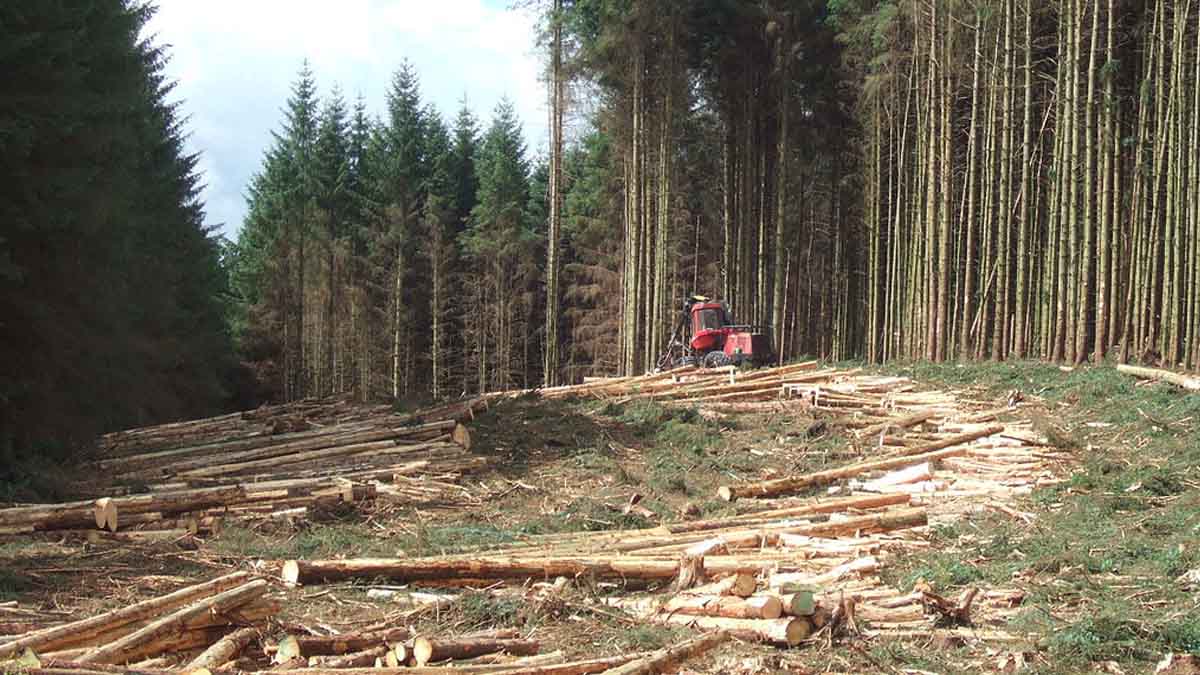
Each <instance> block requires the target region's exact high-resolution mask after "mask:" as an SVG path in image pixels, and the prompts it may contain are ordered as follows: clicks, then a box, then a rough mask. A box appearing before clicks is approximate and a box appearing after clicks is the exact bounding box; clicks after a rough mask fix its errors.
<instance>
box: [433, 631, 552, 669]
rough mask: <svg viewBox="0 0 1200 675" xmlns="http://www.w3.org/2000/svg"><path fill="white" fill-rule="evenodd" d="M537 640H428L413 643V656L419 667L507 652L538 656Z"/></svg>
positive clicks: (486, 638) (480, 638) (484, 638)
mask: <svg viewBox="0 0 1200 675" xmlns="http://www.w3.org/2000/svg"><path fill="white" fill-rule="evenodd" d="M538 649H539V645H538V642H537V640H521V639H502V638H488V637H477V638H427V637H419V638H417V639H416V640H414V641H413V646H412V656H413V658H414V659H415V660H416V663H417V665H418V666H424V665H426V664H429V663H436V662H438V661H453V660H459V659H470V658H474V657H476V656H481V655H483V654H495V653H497V652H505V653H508V654H514V655H516V656H530V655H532V654H537V653H538Z"/></svg>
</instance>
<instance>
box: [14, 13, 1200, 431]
mask: <svg viewBox="0 0 1200 675" xmlns="http://www.w3.org/2000/svg"><path fill="white" fill-rule="evenodd" d="M524 4H525V7H524V9H525V10H526V11H532V12H535V13H536V14H537V16H538V21H539V39H538V43H537V44H536V45H530V48H531V49H536V50H537V53H538V54H539V55H540V58H541V60H542V63H543V65H544V82H543V84H544V85H545V96H546V101H545V104H546V105H545V108H546V110H547V113H548V120H549V138H548V139H547V140H548V143H546V147H530V146H529V144H528V142H527V140H526V139H527V136H526V135H525V133H524V129H523V125H522V123H521V120H519V119H518V117H517V115H516V113H515V110H514V108H513V106H512V105H511V103H510V102H506V103H502V104H501V105H499V106H498V107H496V109H495V110H493V111H490V113H487V114H480V113H477V112H473V111H472V109H471V107H470V106H469V105H467V102H468V101H469V95H470V92H466V94H467V95H466V97H464V100H463V105H462V107H461V109H459V110H439V109H437V108H436V107H435V106H434V105H432V104H431V103H430V102H429V101H427V100H426V99H425V98H424V97H423V93H422V80H421V77H422V75H421V73H419V72H417V70H416V69H415V68H414V67H413V66H412V65H411V64H410V63H408V62H401V63H397V64H396V65H395V70H394V73H393V75H392V76H391V78H390V80H389V81H386V82H383V81H381V82H378V83H377V86H378V87H379V88H380V89H381V90H383V91H385V92H386V105H385V106H384V108H383V109H380V110H369V109H368V108H367V106H366V104H365V103H364V102H363V100H362V98H361V96H359V97H349V96H347V95H346V94H344V93H343V92H342V90H341V88H340V83H338V82H336V81H325V80H323V79H322V77H321V74H320V73H319V72H315V71H314V70H313V69H312V68H311V67H310V66H308V65H307V64H304V65H301V64H297V72H296V73H295V76H294V80H293V82H292V85H291V95H290V96H289V98H288V99H287V100H286V101H279V102H278V103H279V105H280V107H281V114H280V117H279V119H278V120H277V125H276V127H275V131H274V134H273V139H274V140H273V142H272V144H271V146H270V147H268V148H264V149H263V156H262V163H261V166H260V168H259V170H258V171H257V172H256V173H255V175H254V177H253V179H252V181H251V183H250V184H249V185H247V186H245V190H244V194H245V196H246V199H247V204H248V207H247V215H246V218H245V222H243V223H241V224H240V227H239V228H237V229H236V235H234V236H231V237H228V238H223V237H220V236H218V234H217V233H215V232H213V231H210V230H206V229H205V227H204V226H203V224H202V213H203V208H204V205H203V204H202V203H201V202H200V201H199V197H198V195H199V186H200V185H201V184H202V183H203V180H204V178H203V176H202V175H199V174H198V173H197V170H196V166H195V161H196V158H195V157H194V156H189V155H188V154H187V153H186V152H185V151H184V149H183V146H182V139H183V138H184V137H185V135H186V133H187V131H186V122H185V120H183V119H182V118H181V117H180V116H179V114H178V112H177V111H176V109H175V108H173V107H172V106H171V105H169V104H167V103H165V101H166V96H167V94H168V93H169V91H170V90H171V88H172V86H173V85H172V83H171V82H170V81H166V80H165V78H164V76H163V71H162V64H163V62H164V59H165V58H167V54H166V52H165V51H164V50H165V48H164V47H161V46H155V45H154V43H153V42H151V41H148V40H144V39H142V38H140V37H139V29H140V27H141V26H142V24H143V23H144V21H145V20H146V19H147V17H148V16H149V15H150V13H151V12H152V11H153V9H152V8H149V7H147V6H143V5H140V4H135V3H130V2H91V3H80V5H81V7H86V9H78V8H71V6H70V3H67V4H65V5H60V4H58V3H50V4H42V3H37V4H23V3H17V4H16V5H13V4H10V5H7V6H6V7H5V8H4V9H3V10H0V12H3V15H4V21H3V22H2V24H0V26H2V27H0V30H2V31H3V32H4V36H3V42H4V44H5V45H8V49H6V50H5V52H4V54H3V56H2V58H3V59H4V63H5V68H6V71H7V72H11V73H13V74H14V76H13V77H6V78H4V83H3V84H2V85H0V87H2V88H3V93H2V94H0V105H2V106H3V108H2V109H0V120H2V126H0V131H2V132H3V135H2V136H0V140H2V142H3V144H4V149H5V150H4V153H3V159H2V160H0V161H3V162H4V163H5V164H4V173H5V175H6V176H8V177H9V180H7V181H5V185H6V186H5V187H4V188H2V189H3V194H4V197H3V199H2V200H0V208H3V209H4V210H5V218H4V223H5V226H4V227H5V231H4V233H3V238H2V240H0V298H2V299H3V300H2V302H3V305H4V307H5V310H6V311H5V312H4V316H5V317H7V318H6V327H5V330H4V331H3V335H2V337H0V340H3V344H4V347H3V350H2V354H3V365H2V367H0V384H2V390H0V391H2V396H0V419H3V420H4V427H5V435H4V439H3V445H4V447H6V448H9V449H10V451H15V449H17V448H30V447H34V446H35V445H37V444H38V443H40V442H41V441H42V440H43V439H50V440H55V439H60V438H61V437H62V436H63V429H66V428H70V429H79V430H81V431H83V432H87V431H96V430H101V429H109V428H116V427H121V426H128V425H129V424H131V423H149V422H151V421H159V420H165V419H171V418H176V417H179V416H180V415H183V414H185V413H188V414H197V413H203V412H207V411H214V410H218V409H221V408H229V407H230V406H236V404H242V405H241V407H246V405H250V404H256V403H259V402H262V401H291V400H297V399H302V398H305V397H311V396H325V395H330V394H349V395H352V396H354V397H356V398H358V399H360V400H364V401H365V400H384V399H389V400H413V401H425V400H442V399H449V398H456V397H460V396H463V395H464V394H472V393H479V392H486V391H495V390H500V389H509V388H515V387H534V386H538V385H557V384H564V383H572V382H579V381H581V380H582V378H583V377H585V376H597V375H613V374H633V373H641V372H644V371H646V370H648V369H650V368H652V367H653V366H654V365H655V361H656V359H657V356H658V355H659V353H660V352H661V351H662V349H663V347H664V345H665V343H666V341H667V340H668V338H669V336H670V332H671V329H672V327H673V325H674V322H675V321H676V318H677V316H678V313H679V303H680V300H681V298H683V297H685V296H687V295H688V294H690V293H693V292H699V293H706V294H708V295H711V296H714V297H718V298H720V299H722V300H725V301H726V302H728V303H729V305H730V307H731V308H732V311H733V313H734V314H735V315H736V317H737V318H738V320H739V321H743V322H746V323H753V324H759V325H765V326H768V327H769V331H770V334H771V336H772V338H773V342H774V344H775V345H776V352H777V355H778V359H779V360H780V361H781V362H786V361H790V360H794V359H796V358H800V357H802V356H811V357H818V358H824V359H831V360H842V359H862V360H865V361H868V362H888V361H895V360H912V359H920V360H929V361H943V360H1009V359H1042V360H1048V361H1054V362H1059V363H1063V364H1081V363H1084V362H1101V361H1103V360H1106V359H1107V360H1114V361H1121V362H1126V361H1130V362H1139V363H1153V364H1156V365H1167V366H1182V367H1187V368H1194V367H1196V366H1197V365H1198V362H1200V297H1198V295H1200V161H1198V158H1197V157H1198V156H1197V153H1196V148H1197V147H1198V145H1200V86H1198V82H1200V29H1198V26H1200V6H1197V4H1196V3H1195V2H1194V1H1187V0H1055V2H1048V3H1043V2H1033V0H936V1H934V2H924V1H921V2H918V1H915V0H889V1H878V2H873V1H868V0H824V1H810V0H755V1H752V2H747V1H742V0H657V1H655V2H649V1H646V0H544V1H540V2H534V3H524ZM18 5H19V6H18ZM67 30H70V31H76V32H78V34H79V35H81V36H83V37H81V38H80V39H66V38H61V37H59V36H61V35H63V34H64V32H63V31H67ZM63 63H70V64H73V65H72V66H71V69H68V68H64V67H63V65H62V64H63ZM15 75H19V77H18V76H15ZM130 111H134V112H132V113H131V112H130ZM84 127H86V128H87V133H86V134H83V133H82V132H81V131H80V129H82V128H84ZM81 134H82V135H81ZM68 148H69V150H68ZM63 167H69V170H58V169H62V168H63ZM101 176H102V177H103V178H104V180H103V181H101V180H98V179H99V177H101ZM31 288H36V289H38V291H37V293H36V294H35V295H34V294H30V292H29V289H31ZM85 391H86V393H81V392H85ZM66 402H73V403H76V404H77V405H72V406H70V413H69V414H70V415H72V416H73V417H77V418H78V419H75V420H72V421H71V422H70V423H69V424H63V422H64V420H63V419H62V418H61V417H59V416H60V415H62V414H63V405H64V403H66Z"/></svg>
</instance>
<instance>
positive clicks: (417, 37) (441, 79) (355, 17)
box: [146, 0, 547, 238]
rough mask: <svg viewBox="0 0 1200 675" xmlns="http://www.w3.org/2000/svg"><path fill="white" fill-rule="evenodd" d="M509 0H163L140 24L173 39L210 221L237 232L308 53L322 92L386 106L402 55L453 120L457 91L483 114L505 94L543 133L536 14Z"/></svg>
mask: <svg viewBox="0 0 1200 675" xmlns="http://www.w3.org/2000/svg"><path fill="white" fill-rule="evenodd" d="M507 5H508V2H507V0H338V1H337V2H333V1H329V0H236V1H235V0H159V11H158V14H157V16H155V17H154V19H153V20H152V21H151V22H150V24H149V25H148V26H147V29H146V30H147V32H148V33H150V34H153V35H154V36H155V40H156V42H157V43H159V44H167V45H169V47H170V54H171V61H170V63H169V64H168V66H167V73H168V75H169V76H170V77H171V78H173V79H175V80H177V82H178V84H177V86H176V89H175V91H174V93H173V94H172V98H173V99H175V100H181V101H182V106H183V108H182V112H183V114H184V115H186V116H187V117H188V122H187V129H188V131H189V133H190V138H189V145H190V149H191V150H193V151H197V152H200V153H201V158H200V169H201V171H202V172H203V174H204V182H205V183H206V184H207V188H206V189H205V192H204V196H203V199H204V201H205V203H206V213H207V222H208V224H209V225H214V226H215V225H218V224H223V226H222V228H221V231H222V232H223V233H224V234H225V235H226V236H229V237H230V238H233V237H235V236H236V232H237V230H238V228H240V227H241V222H242V217H243V215H244V213H245V199H244V196H243V195H244V190H245V186H246V184H247V182H248V181H249V179H250V177H251V175H252V174H253V173H254V172H255V171H257V170H258V167H259V164H260V162H261V160H262V156H263V152H264V150H265V149H266V148H267V146H268V145H269V144H270V143H271V130H272V129H276V128H277V127H278V125H279V123H280V120H281V113H280V108H281V107H282V106H283V103H284V100H285V99H286V98H287V96H288V93H289V88H290V86H291V84H292V82H293V80H294V79H295V76H296V72H297V71H298V70H299V68H300V65H301V63H302V62H303V60H304V59H305V58H307V59H308V60H309V62H310V63H311V65H312V68H313V70H314V72H315V74H316V78H317V82H318V85H319V87H320V91H321V94H322V95H324V94H325V93H327V92H328V91H329V89H330V87H331V86H332V85H333V84H334V83H335V82H336V83H338V84H339V85H341V88H342V92H343V94H344V95H345V96H346V98H347V100H348V101H349V102H351V103H352V102H353V100H354V98H355V97H356V96H358V94H359V93H361V94H362V95H363V97H364V99H365V100H366V103H367V107H368V109H369V111H370V112H371V113H372V114H373V115H374V114H379V113H380V112H382V110H383V102H384V95H385V93H386V89H387V86H388V82H389V80H390V78H391V74H392V72H393V71H394V70H395V69H396V67H397V66H398V65H399V64H400V62H401V61H402V60H403V59H405V58H407V59H408V60H409V61H411V62H412V63H413V65H414V66H415V67H416V70H417V72H418V73H419V74H420V77H421V92H422V97H423V98H424V100H426V101H432V102H433V103H434V105H436V106H437V107H438V109H440V110H441V112H442V115H443V117H445V118H447V120H450V119H452V118H453V116H454V114H455V113H456V111H457V110H458V106H459V101H460V100H461V99H462V97H463V95H464V94H465V95H466V96H467V99H468V104H469V105H470V107H471V108H472V109H473V110H474V111H475V113H476V115H477V116H479V118H480V119H481V122H482V123H484V124H486V122H487V120H488V119H489V118H490V116H491V111H492V109H493V108H495V106H496V103H497V102H499V100H500V99H501V97H502V96H508V97H509V98H510V99H511V100H512V101H513V103H514V104H515V106H516V109H517V112H518V114H519V115H520V116H521V120H522V122H523V124H524V127H525V135H526V138H527V139H528V145H529V151H530V152H531V153H537V152H540V151H542V150H543V148H542V146H544V145H545V143H546V128H547V119H546V118H547V113H546V89H545V86H544V84H543V83H542V82H541V81H540V76H541V65H540V57H539V55H538V53H537V47H536V44H535V26H534V17H533V15H532V14H531V13H530V12H529V11H528V10H513V9H509V8H508V7H507Z"/></svg>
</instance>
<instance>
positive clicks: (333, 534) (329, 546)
mask: <svg viewBox="0 0 1200 675" xmlns="http://www.w3.org/2000/svg"><path fill="white" fill-rule="evenodd" d="M209 545H210V546H211V548H212V550H213V551H215V552H217V553H220V554H223V555H229V556H237V557H243V558H244V557H252V558H262V559H268V560H285V559H317V558H332V557H347V558H355V557H378V556H393V555H396V553H397V549H398V546H397V545H396V542H395V541H394V540H389V539H387V538H384V537H380V536H379V535H378V534H376V533H375V532H372V531H371V530H370V529H368V528H367V527H366V526H364V525H361V524H358V523H332V524H327V525H326V524H322V525H313V526H311V527H308V528H304V529H301V530H299V531H297V532H287V533H280V532H259V531H256V530H252V529H249V528H246V527H240V526H238V525H227V526H226V527H225V529H223V530H222V531H221V534H220V535H218V536H216V537H214V538H213V539H212V540H211V541H210V543H209Z"/></svg>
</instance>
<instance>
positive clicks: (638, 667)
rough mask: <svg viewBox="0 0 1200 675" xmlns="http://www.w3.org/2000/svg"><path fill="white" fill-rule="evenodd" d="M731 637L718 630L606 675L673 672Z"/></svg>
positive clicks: (633, 662)
mask: <svg viewBox="0 0 1200 675" xmlns="http://www.w3.org/2000/svg"><path fill="white" fill-rule="evenodd" d="M728 639H729V633H726V632H725V631H716V632H713V633H709V634H707V635H702V636H700V637H698V638H695V639H692V640H688V641H687V642H683V643H680V644H678V645H675V646H674V647H666V648H663V649H660V650H658V651H656V652H654V653H653V654H651V655H649V656H644V657H642V658H640V659H637V660H635V661H630V662H629V663H626V664H625V665H623V666H618V667H616V668H613V669H611V670H608V671H605V673H606V675H658V674H659V673H672V672H675V670H676V669H677V668H678V667H679V666H680V665H682V664H683V663H684V662H686V661H688V660H689V659H693V658H695V657H697V656H699V655H701V654H703V653H704V652H707V651H709V650H710V649H712V648H713V647H716V646H717V645H719V644H721V643H722V642H725V641H726V640H728Z"/></svg>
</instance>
